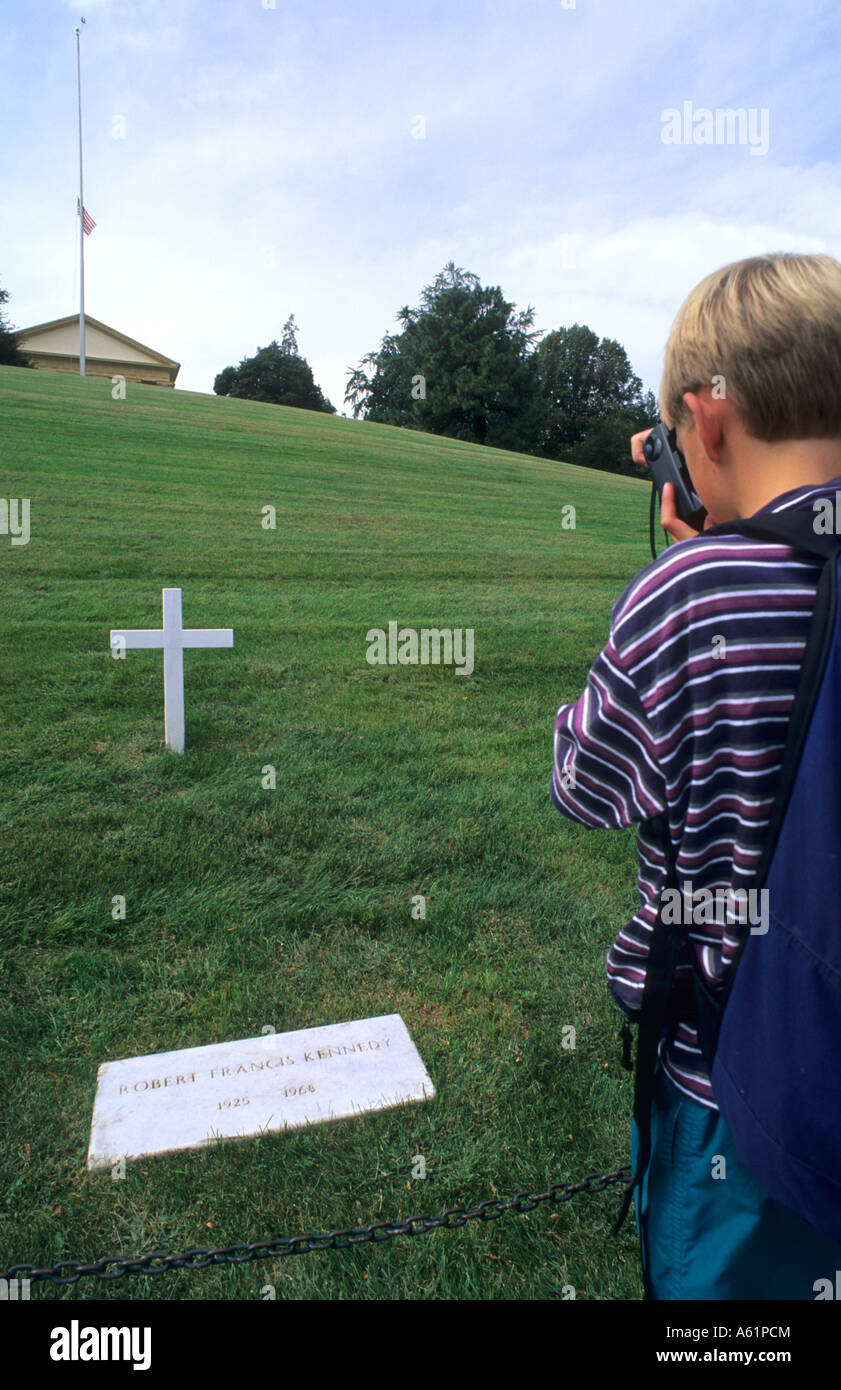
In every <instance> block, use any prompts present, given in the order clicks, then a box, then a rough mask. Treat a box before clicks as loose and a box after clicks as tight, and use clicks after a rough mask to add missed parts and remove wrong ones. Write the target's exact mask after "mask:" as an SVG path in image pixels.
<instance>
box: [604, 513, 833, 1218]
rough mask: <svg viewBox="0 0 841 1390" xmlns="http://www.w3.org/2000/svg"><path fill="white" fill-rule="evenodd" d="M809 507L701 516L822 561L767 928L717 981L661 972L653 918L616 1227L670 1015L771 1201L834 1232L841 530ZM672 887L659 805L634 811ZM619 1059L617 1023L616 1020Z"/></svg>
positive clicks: (669, 939)
mask: <svg viewBox="0 0 841 1390" xmlns="http://www.w3.org/2000/svg"><path fill="white" fill-rule="evenodd" d="M814 523H815V513H814V511H813V510H812V509H811V508H809V509H806V508H803V507H801V508H799V509H793V510H792V511H789V512H779V513H769V514H766V515H763V516H762V517H751V518H749V519H746V520H744V521H734V522H727V523H725V524H723V525H720V526H714V527H711V528H710V530H709V531H707V532H705V533H704V535H705V538H706V537H707V536H714V535H716V534H726V533H730V532H734V531H735V532H738V533H740V534H741V535H745V536H753V537H756V538H757V539H759V540H765V541H777V542H779V541H782V542H784V543H785V544H787V545H792V546H794V547H795V548H796V549H798V550H801V551H806V552H811V553H813V554H815V555H818V556H820V557H821V558H823V559H824V560H825V562H826V563H825V564H824V567H823V572H822V574H821V578H820V582H819V584H818V589H817V593H816V596H815V608H814V615H813V618H812V625H811V628H810V632H809V638H808V642H807V645H806V649H805V652H804V656H803V668H802V673H801V678H800V683H799V686H798V689H797V694H796V696H795V701H794V705H793V706H792V712H791V718H790V721H789V727H788V735H787V742H786V745H785V749H784V753H783V762H782V767H781V771H780V781H779V785H778V789H777V794H776V797H775V801H774V806H773V808H772V812H771V819H770V823H769V827H768V839H767V841H766V844H765V847H764V850H763V855H762V860H761V862H760V864H759V866H758V869H757V873H756V878H755V884H754V885H753V886H754V887H755V888H756V889H757V890H762V889H767V909H768V930H767V931H766V932H764V933H752V932H750V931H749V930H748V928H747V927H745V928H744V929H743V931H742V932H741V933H740V938H741V939H740V947H739V951H738V954H737V955H736V957H735V958H734V960H733V962H732V965H731V967H730V969H729V972H728V976H727V981H726V985H725V986H724V987H723V988H722V989H720V990H717V991H715V994H713V993H711V992H710V991H709V990H708V989H707V987H706V985H705V983H704V981H703V980H702V979H701V977H700V975H699V974H698V973H697V971H694V972H693V973H694V979H693V980H692V981H691V982H690V985H689V989H688V991H687V990H683V991H681V990H679V989H676V988H675V986H674V978H675V967H676V964H677V960H678V955H679V952H680V947H681V944H682V942H683V941H684V940H685V939H686V938H685V935H684V933H685V928H684V927H681V926H674V925H668V924H666V923H664V922H663V920H662V918H663V909H662V902H661V909H660V913H659V914H658V918H657V922H656V923H655V926H654V931H653V935H652V940H651V948H650V955H649V961H648V968H647V971H646V981H645V988H644V990H643V999H642V1004H641V1007H640V1009H639V1010H638V1011H637V1012H636V1013H635V1014H632V1015H631V1018H632V1019H635V1020H636V1021H637V1022H638V1023H639V1034H638V1038H637V1068H636V1079H635V1090H634V1118H635V1120H636V1123H637V1126H638V1131H639V1152H638V1156H637V1164H636V1171H635V1172H634V1173H633V1174H632V1176H631V1180H630V1183H629V1185H628V1187H627V1188H626V1191H625V1198H624V1202H623V1206H622V1209H621V1211H620V1214H619V1218H618V1220H617V1222H616V1224H615V1226H614V1228H613V1231H614V1234H615V1233H616V1232H617V1231H618V1230H619V1228H620V1226H621V1225H622V1222H623V1220H624V1218H625V1215H626V1213H627V1210H628V1206H629V1204H630V1200H631V1197H632V1195H633V1192H634V1189H635V1188H636V1187H637V1185H638V1183H639V1182H640V1179H641V1176H642V1174H643V1172H644V1170H645V1167H646V1165H647V1163H648V1159H649V1156H650V1152H651V1134H650V1110H651V1095H652V1082H653V1073H654V1066H655V1061H656V1055H657V1047H658V1044H659V1041H660V1038H661V1037H662V1035H663V1033H664V1031H665V1030H666V1029H667V1028H668V1027H669V1025H670V1023H671V1022H673V1021H675V1020H676V1019H683V1020H685V1021H686V1022H688V1023H690V1024H691V1025H692V1026H693V1027H697V1029H698V1041H699V1046H700V1048H701V1051H702V1053H703V1055H704V1060H705V1062H706V1064H707V1067H708V1069H709V1072H710V1077H711V1081H712V1092H713V1095H714V1097H715V1101H716V1104H717V1105H718V1107H719V1109H720V1111H721V1113H722V1115H723V1116H724V1119H725V1121H726V1123H727V1125H728V1126H729V1128H730V1130H731V1131H732V1134H733V1139H734V1142H735V1145H736V1151H737V1153H738V1155H739V1158H740V1159H741V1161H742V1162H743V1163H744V1165H745V1167H746V1168H748V1169H749V1170H750V1172H751V1173H752V1174H753V1176H754V1177H755V1178H756V1179H757V1181H758V1182H759V1183H760V1184H761V1185H762V1187H764V1188H765V1190H766V1191H767V1192H768V1193H769V1194H770V1195H771V1196H772V1197H773V1198H775V1200H776V1201H778V1202H780V1203H781V1204H782V1205H783V1206H785V1207H787V1208H788V1209H789V1210H790V1211H792V1212H794V1213H795V1215H797V1216H799V1217H801V1218H802V1219H803V1220H804V1221H807V1222H809V1223H810V1224H811V1225H812V1226H813V1227H815V1229H816V1230H818V1231H820V1232H821V1233H822V1234H824V1235H826V1236H828V1237H829V1238H830V1239H832V1240H835V1241H838V1242H839V1244H841V1075H839V1053H840V1052H841V753H839V747H840V746H841V607H840V606H839V590H841V536H839V535H818V534H816V532H815V530H814ZM647 828H648V830H649V832H650V833H651V834H652V835H653V836H655V837H657V838H659V839H660V840H661V842H662V845H663V851H664V854H665V857H666V864H667V870H668V872H667V880H666V886H667V887H671V888H677V886H678V885H677V876H676V871H675V859H674V847H673V845H672V844H671V840H670V837H669V834H668V827H667V825H666V823H665V820H664V818H663V817H662V816H657V817H654V818H653V819H652V820H651V821H649V822H647ZM625 1043H626V1056H625V1065H626V1066H630V1052H629V1046H630V1030H629V1029H628V1026H627V1022H626V1024H625Z"/></svg>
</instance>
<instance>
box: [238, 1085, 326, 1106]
mask: <svg viewBox="0 0 841 1390" xmlns="http://www.w3.org/2000/svg"><path fill="white" fill-rule="evenodd" d="M314 1090H315V1087H314V1086H313V1085H312V1083H310V1085H308V1086H284V1088H283V1090H282V1091H281V1095H284V1096H304V1095H307V1094H308V1093H309V1092H310V1091H314ZM250 1104H251V1100H250V1099H249V1097H248V1096H238V1097H237V1098H236V1099H235V1100H220V1102H219V1105H218V1107H217V1108H218V1109H219V1110H230V1109H232V1108H233V1107H234V1106H236V1105H250Z"/></svg>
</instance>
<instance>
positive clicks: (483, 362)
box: [345, 261, 542, 451]
mask: <svg viewBox="0 0 841 1390" xmlns="http://www.w3.org/2000/svg"><path fill="white" fill-rule="evenodd" d="M397 319H398V322H399V324H400V325H401V331H400V332H399V333H396V334H387V335H386V337H385V338H383V340H382V343H381V346H380V349H379V352H371V353H368V354H367V355H366V356H365V357H363V358H362V360H361V362H360V364H359V365H358V366H357V367H355V368H349V378H348V384H347V389H346V391H345V400H346V401H349V402H352V404H353V414H354V417H358V416H359V415H360V414H361V413H364V416H365V418H366V419H368V420H375V421H378V422H380V423H383V424H388V425H401V426H403V427H405V428H409V429H419V430H425V431H428V432H429V433H431V434H441V435H449V436H450V437H452V438H455V439H466V440H471V441H473V442H474V443H478V444H491V445H494V446H495V447H497V448H501V449H520V450H525V451H528V450H531V449H533V448H534V447H535V446H536V444H537V441H538V437H539V429H540V420H541V413H542V402H541V392H540V383H539V380H538V376H537V372H536V370H535V367H534V364H533V362H532V360H531V356H532V355H531V354H530V353H529V347H530V344H531V341H532V340H533V339H534V338H536V337H537V336H538V335H537V334H536V333H534V332H530V331H529V330H530V329H531V327H532V324H533V322H534V310H533V309H531V308H529V309H525V310H522V311H520V312H519V313H517V312H516V311H515V309H514V306H513V305H512V304H509V303H508V302H507V301H506V300H505V299H504V298H503V295H502V291H501V290H500V289H499V287H484V288H483V287H482V285H481V284H480V282H479V279H478V277H477V276H476V275H474V274H473V273H472V272H470V271H466V270H463V269H462V268H461V267H457V266H456V265H455V264H454V263H453V262H452V261H450V262H449V264H448V265H447V266H445V267H444V270H443V271H441V272H440V274H439V275H437V276H436V278H435V280H434V281H433V283H432V284H431V285H427V286H426V288H425V289H424V290H423V292H422V294H421V303H420V305H419V307H418V308H416V309H410V308H409V307H408V306H404V307H403V308H402V309H401V310H400V311H399V313H398V315H397Z"/></svg>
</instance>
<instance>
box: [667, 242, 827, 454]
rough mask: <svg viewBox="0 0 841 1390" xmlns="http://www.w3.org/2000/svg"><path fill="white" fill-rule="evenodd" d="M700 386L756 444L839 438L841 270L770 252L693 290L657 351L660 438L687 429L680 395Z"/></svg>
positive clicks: (818, 259)
mask: <svg viewBox="0 0 841 1390" xmlns="http://www.w3.org/2000/svg"><path fill="white" fill-rule="evenodd" d="M716 379H717V380H716ZM722 379H723V384H722ZM704 386H710V387H712V389H713V394H714V395H715V394H716V390H717V394H718V395H719V396H722V395H726V397H727V399H728V400H730V401H732V403H733V404H734V405H735V407H736V409H737V410H738V412H739V414H740V415H741V417H742V420H743V422H744V426H745V430H746V431H747V433H748V434H749V435H751V436H753V437H754V438H755V439H761V440H763V441H765V442H766V443H772V442H775V441H778V440H784V439H828V438H835V437H837V436H841V264H839V262H838V261H837V260H835V258H834V257H833V256H825V255H812V256H806V255H798V254H796V253H795V252H793V251H778V252H773V253H770V254H768V255H764V256H751V257H749V258H748V259H747V260H744V261H733V262H731V264H730V265H725V266H722V268H721V269H720V270H716V271H714V272H713V273H712V275H708V276H707V277H706V279H704V280H702V281H701V283H700V284H699V285H696V286H695V289H694V290H693V291H692V293H691V294H689V295H688V296H687V298H686V299H685V300H684V302H683V304H682V305H681V306H680V309H679V310H678V312H677V316H676V318H675V321H674V323H673V324H672V329H671V332H670V334H669V340H668V342H667V344H666V352H665V361H664V365H663V376H662V380H661V382H660V415H661V418H662V419H663V421H664V423H665V424H666V425H667V426H668V428H670V429H671V428H673V427H674V426H676V425H687V426H691V424H692V417H691V414H690V412H689V410H688V409H687V407H686V405H685V403H684V401H683V399H682V397H683V392H684V391H698V390H700V389H701V388H702V387H704Z"/></svg>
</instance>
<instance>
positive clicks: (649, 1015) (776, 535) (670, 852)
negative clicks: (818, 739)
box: [612, 507, 841, 1300]
mask: <svg viewBox="0 0 841 1390" xmlns="http://www.w3.org/2000/svg"><path fill="white" fill-rule="evenodd" d="M814 523H815V513H814V511H813V510H812V509H811V508H805V507H801V508H795V509H792V510H791V511H788V512H770V513H766V514H763V515H762V516H761V517H748V518H745V519H744V520H742V519H740V520H738V521H732V522H724V523H721V524H720V525H717V526H712V527H709V528H708V529H707V530H706V531H705V532H704V533H703V536H704V539H706V538H707V537H708V536H711V535H723V534H727V533H728V532H729V533H732V532H737V533H739V534H741V535H746V536H752V537H754V538H756V539H757V540H764V541H770V542H775V541H776V542H778V543H780V544H783V545H789V546H792V547H793V548H794V549H797V550H802V551H805V552H806V553H811V554H815V555H820V556H821V557H822V558H823V559H824V560H826V559H831V558H833V557H835V556H836V555H838V553H839V551H841V535H832V534H830V535H824V534H818V533H817V532H816V531H815V529H814ZM834 569H835V565H834V563H833V564H830V565H825V566H824V572H823V575H822V579H821V584H820V586H819V589H818V593H817V595H816V599H815V617H816V619H817V621H816V623H813V631H814V630H815V629H817V630H819V631H821V632H827V633H829V634H831V632H832V624H831V623H829V622H827V621H826V620H827V616H828V608H829V607H830V606H831V603H832V595H833V594H834V586H833V585H831V584H830V582H829V580H832V579H834V577H835V576H834V573H831V574H830V572H831V571H832V572H834ZM828 640H829V639H828V638H827V639H826V640H824V641H821V642H820V643H818V644H815V643H810V644H809V647H808V648H807V653H806V655H805V656H804V667H803V674H802V677H801V680H800V684H799V686H798V691H797V696H796V699H795V705H794V707H793V709H792V716H791V720H790V724H789V739H788V742H787V745H786V754H785V757H784V763H783V771H782V773H781V790H780V792H779V793H778V795H777V797H776V799H775V803H774V809H773V813H772V816H773V821H774V823H773V824H772V826H771V827H770V829H771V831H772V832H773V833H769V837H768V843H767V844H766V847H765V851H764V853H763V866H762V872H763V873H764V871H765V868H766V867H767V863H768V862H770V857H771V854H772V853H773V845H774V844H775V843H776V837H777V834H778V833H779V826H780V825H781V823H782V818H783V815H784V813H785V806H786V804H787V802H788V796H789V793H790V788H791V783H792V781H793V778H794V773H795V772H796V768H797V763H798V761H799V754H800V749H801V747H802V742H803V739H804V738H805V734H806V730H807V728H808V715H809V713H810V712H811V706H812V703H813V701H814V698H815V693H816V691H817V689H818V688H819V685H820V675H821V673H822V670H823V665H824V664H825V661H826V647H827V641H828ZM819 648H820V650H819ZM789 745H791V749H790V747H789ZM644 824H645V828H646V830H647V831H648V835H649V837H650V838H652V839H655V840H657V839H659V841H660V843H661V845H662V848H663V853H664V855H665V859H666V881H665V885H664V887H667V888H677V871H676V853H675V849H674V846H673V845H672V842H671V837H670V834H669V829H668V823H667V821H666V820H665V818H664V817H663V816H655V817H652V818H651V819H650V820H648V821H647V822H645V823H644ZM758 881H761V880H758ZM688 939H689V938H688V935H687V934H686V932H685V931H684V929H683V928H681V927H680V926H678V925H676V924H671V923H668V924H667V923H664V922H663V910H662V895H661V904H660V908H659V911H658V914H657V920H656V921H655V923H654V927H653V930H652V937H651V942H650V946H649V954H648V962H647V966H646V974H645V985H644V987H643V997H642V1004H641V1006H640V1010H639V1015H638V1022H639V1034H638V1037H637V1063H636V1076H635V1079H634V1119H635V1121H636V1125H637V1136H638V1149H637V1161H636V1164H635V1167H634V1172H633V1173H632V1174H631V1178H630V1181H629V1183H628V1186H627V1187H626V1189H625V1192H624V1197H623V1202H622V1206H621V1208H620V1211H619V1215H618V1217H617V1219H616V1222H615V1224H614V1226H613V1230H612V1234H613V1235H617V1234H618V1232H619V1230H620V1228H621V1226H622V1224H623V1222H624V1220H625V1217H626V1215H627V1213H628V1209H629V1207H630V1203H631V1199H632V1197H633V1196H634V1193H635V1190H636V1189H637V1188H639V1190H640V1192H641V1188H642V1178H643V1175H644V1173H645V1170H646V1168H647V1166H648V1162H649V1159H650V1156H651V1102H652V1098H653V1086H654V1069H655V1066H656V1062H657V1052H658V1048H659V1044H660V1039H661V1038H662V1037H663V1034H664V1032H666V1031H667V1030H668V1028H669V1024H670V1023H671V1022H672V1021H673V1020H674V1019H675V1018H676V1017H677V1016H678V1015H680V1016H681V1017H683V1018H685V1019H687V1021H693V1020H695V1021H697V1022H698V1031H699V1043H700V1044H701V1046H702V1051H703V1052H704V1053H705V1054H706V1053H707V1052H708V1051H709V1049H710V1048H711V1047H712V1049H713V1050H714V1046H715V1039H716V1038H717V1034H718V1027H719V1026H720V1016H721V1010H722V1008H723V1004H724V1000H725V998H726V995H727V992H729V985H732V981H733V976H734V974H735V965H736V961H734V962H733V965H732V968H731V971H730V978H729V981H728V990H725V991H724V992H723V997H722V998H721V999H720V1000H718V1001H714V1000H713V998H712V996H711V995H710V994H709V991H708V990H706V989H705V988H704V986H703V982H702V981H701V980H700V977H699V976H698V973H697V971H696V970H695V968H694V963H693V983H694V988H691V987H690V989H689V990H687V989H686V988H684V989H682V990H676V989H675V972H676V968H677V962H678V957H679V954H680V949H681V946H682V945H683V943H684V942H685V941H688ZM676 1009H677V1012H675V1010H676ZM626 1029H627V1024H626ZM626 1040H628V1041H629V1039H628V1034H627V1032H626ZM637 1202H638V1209H639V1197H638V1198H637ZM643 1281H644V1285H645V1297H646V1300H650V1299H652V1298H653V1296H654V1295H653V1291H652V1288H651V1285H650V1281H649V1276H648V1273H647V1271H646V1269H645V1265H643Z"/></svg>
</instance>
